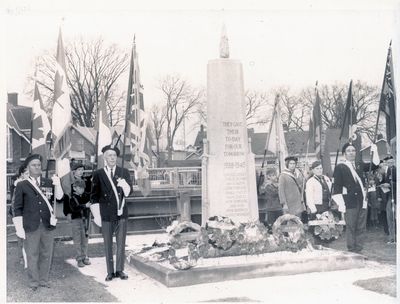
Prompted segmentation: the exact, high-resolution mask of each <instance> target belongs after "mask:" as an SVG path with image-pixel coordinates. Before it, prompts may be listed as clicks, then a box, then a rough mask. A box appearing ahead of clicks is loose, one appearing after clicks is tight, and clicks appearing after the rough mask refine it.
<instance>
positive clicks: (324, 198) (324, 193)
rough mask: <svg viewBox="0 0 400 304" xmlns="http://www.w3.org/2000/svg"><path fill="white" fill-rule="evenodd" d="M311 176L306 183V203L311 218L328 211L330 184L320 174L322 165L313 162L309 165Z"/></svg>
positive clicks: (324, 176) (327, 179)
mask: <svg viewBox="0 0 400 304" xmlns="http://www.w3.org/2000/svg"><path fill="white" fill-rule="evenodd" d="M310 169H311V171H312V176H311V177H310V178H309V179H308V181H307V183H306V202H307V206H308V208H309V209H310V213H311V218H315V215H316V214H317V213H318V214H321V213H323V212H325V211H328V210H329V201H330V199H331V188H332V182H331V180H330V179H329V177H327V176H326V175H323V174H322V164H321V162H320V161H315V162H313V163H312V165H311V168H310Z"/></svg>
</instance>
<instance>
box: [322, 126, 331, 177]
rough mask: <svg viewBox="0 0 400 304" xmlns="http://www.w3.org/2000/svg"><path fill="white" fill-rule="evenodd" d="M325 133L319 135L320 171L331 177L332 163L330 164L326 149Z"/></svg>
mask: <svg viewBox="0 0 400 304" xmlns="http://www.w3.org/2000/svg"><path fill="white" fill-rule="evenodd" d="M326 133H327V130H325V132H323V133H322V136H321V163H322V173H323V174H325V175H326V176H329V177H332V175H333V174H332V173H333V172H332V164H331V155H330V151H329V149H328V140H327V138H326Z"/></svg>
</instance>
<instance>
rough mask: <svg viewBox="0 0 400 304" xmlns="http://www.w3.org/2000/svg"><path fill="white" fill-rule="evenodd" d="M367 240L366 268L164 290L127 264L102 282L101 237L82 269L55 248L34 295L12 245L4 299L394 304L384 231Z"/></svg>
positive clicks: (67, 250) (143, 240) (135, 241)
mask: <svg viewBox="0 0 400 304" xmlns="http://www.w3.org/2000/svg"><path fill="white" fill-rule="evenodd" d="M163 238H164V239H165V236H162V235H140V236H128V241H127V243H128V247H129V248H133V247H136V246H138V245H141V244H151V243H152V242H153V241H154V240H155V239H158V240H161V241H162V240H163ZM369 238H371V239H370V240H369V241H368V242H367V244H368V246H366V252H365V254H366V255H367V256H368V255H369V256H370V258H371V260H370V261H368V262H367V265H366V267H365V268H359V269H351V270H343V271H332V272H324V273H310V274H300V275H291V276H279V277H269V278H257V279H248V280H237V281H225V282H219V283H210V284H199V285H193V286H187V287H175V288H167V287H165V286H164V285H162V284H161V283H159V282H157V281H155V280H153V279H151V278H149V277H147V276H146V275H144V274H142V273H140V272H138V271H137V270H136V269H135V268H133V267H130V266H127V267H126V272H127V273H128V275H129V277H130V278H129V280H127V281H121V280H113V281H112V282H105V281H104V278H105V274H106V269H105V263H104V257H103V254H102V249H103V248H102V243H101V241H102V240H101V239H91V244H90V253H91V256H92V258H91V261H92V265H91V266H88V267H84V268H77V267H76V262H75V261H74V260H73V259H72V258H71V257H72V252H73V251H72V244H70V243H68V242H63V243H59V244H57V245H56V258H55V261H54V265H53V268H52V272H51V278H52V289H39V290H38V291H37V292H35V293H32V292H30V291H29V290H28V289H27V288H26V287H25V284H26V279H25V274H24V273H23V270H22V267H19V266H18V265H17V264H16V260H15V246H14V248H13V247H12V246H13V245H11V246H10V248H9V251H8V256H7V261H8V265H7V278H8V281H7V300H8V301H13V302H20V301H22V302H27V301H29V302H46V301H51V302H129V303H149V302H151V303H178V302H180V303H183V302H185V303H193V302H265V303H287V302H300V303H303V302H308V303H310V302H313V303H324V304H325V303H349V302H352V303H363V304H366V303H374V304H376V303H379V304H381V303H383V304H384V303H396V299H395V298H394V297H392V296H389V295H386V294H383V293H384V292H385V290H384V289H385V286H387V285H388V282H393V276H394V275H395V273H396V264H395V261H396V259H395V252H396V251H395V248H394V247H393V246H392V247H388V246H386V244H385V242H384V236H383V233H381V232H379V231H372V232H370V233H369ZM343 244H344V243H343V240H339V241H336V242H334V243H331V244H330V247H339V248H340V247H341V246H343ZM379 249H380V251H379ZM378 251H379V252H380V253H379V254H378ZM13 259H14V260H13ZM10 261H11V262H10ZM388 278H389V279H388ZM359 281H362V282H372V283H373V285H376V284H375V282H376V283H377V282H381V285H382V286H383V287H382V288H378V292H374V291H370V290H366V289H364V288H362V287H359V286H357V282H359ZM382 282H383V283H382ZM355 283H356V284H355ZM392 289H393V286H392ZM389 293H390V292H389ZM392 294H394V293H393V290H392Z"/></svg>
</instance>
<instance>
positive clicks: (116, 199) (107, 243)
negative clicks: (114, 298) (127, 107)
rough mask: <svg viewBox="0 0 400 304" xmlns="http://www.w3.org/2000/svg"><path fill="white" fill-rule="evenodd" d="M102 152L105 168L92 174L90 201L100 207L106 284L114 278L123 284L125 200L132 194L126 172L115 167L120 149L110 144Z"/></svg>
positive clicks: (126, 214)
mask: <svg viewBox="0 0 400 304" xmlns="http://www.w3.org/2000/svg"><path fill="white" fill-rule="evenodd" d="M102 152H103V155H104V162H105V165H104V168H102V169H99V170H97V171H95V172H94V175H93V181H92V183H93V185H92V194H91V199H92V203H93V204H99V205H100V206H99V207H100V216H101V227H102V234H103V239H104V249H105V255H106V263H107V276H106V279H105V280H106V281H111V280H112V279H113V278H115V277H119V278H120V279H121V280H126V279H128V276H127V275H126V274H125V273H124V262H125V240H126V231H127V219H128V207H127V205H126V203H125V197H127V196H129V194H130V193H131V190H132V182H131V178H130V175H129V171H128V170H127V169H125V168H121V167H118V166H117V157H118V156H119V153H120V152H119V149H118V148H117V147H116V146H115V145H113V144H111V145H107V146H105V147H103V148H102ZM94 215H95V214H94ZM95 216H96V215H95ZM95 221H98V219H95ZM114 234H115V236H116V242H117V253H116V260H117V261H116V267H115V270H116V271H115V272H114V260H113V251H112V244H113V235H114Z"/></svg>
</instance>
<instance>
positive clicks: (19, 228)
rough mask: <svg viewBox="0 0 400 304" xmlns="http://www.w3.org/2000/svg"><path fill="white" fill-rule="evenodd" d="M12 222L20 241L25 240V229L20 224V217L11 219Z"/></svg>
mask: <svg viewBox="0 0 400 304" xmlns="http://www.w3.org/2000/svg"><path fill="white" fill-rule="evenodd" d="M12 221H13V223H14V226H15V233H16V234H17V236H18V237H19V238H21V239H25V229H24V226H23V224H22V216H16V217H13V218H12Z"/></svg>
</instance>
